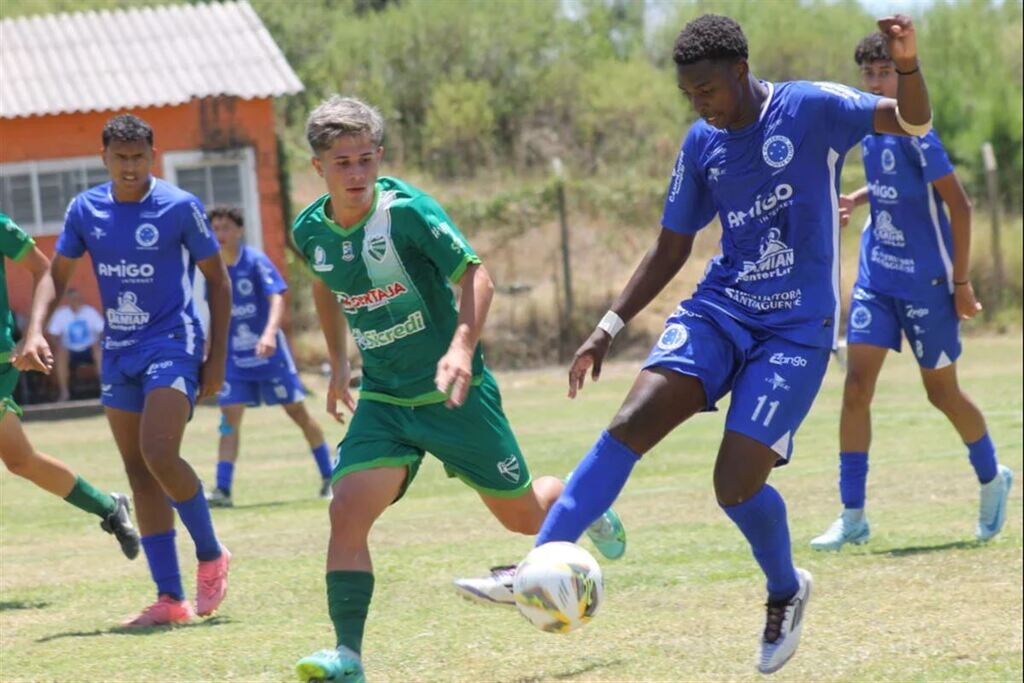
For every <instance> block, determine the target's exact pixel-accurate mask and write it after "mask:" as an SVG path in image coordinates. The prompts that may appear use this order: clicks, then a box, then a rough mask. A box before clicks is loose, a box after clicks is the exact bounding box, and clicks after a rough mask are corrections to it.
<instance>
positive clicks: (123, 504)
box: [100, 493, 139, 560]
mask: <svg viewBox="0 0 1024 683" xmlns="http://www.w3.org/2000/svg"><path fill="white" fill-rule="evenodd" d="M110 495H111V497H112V498H113V499H114V502H115V503H116V504H117V507H116V508H114V511H113V512H111V513H110V514H109V515H107V516H106V517H104V518H103V521H102V522H100V528H101V529H103V530H104V531H106V532H107V533H108V534H114V537H115V538H116V539H117V542H118V543H120V544H121V552H123V553H124V555H125V557H127V558H128V559H129V560H134V559H135V558H136V557H138V556H139V532H138V531H136V529H135V527H134V526H132V516H131V511H132V504H131V501H129V500H128V496H126V495H124V494H123V493H111V494H110Z"/></svg>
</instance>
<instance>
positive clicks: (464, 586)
mask: <svg viewBox="0 0 1024 683" xmlns="http://www.w3.org/2000/svg"><path fill="white" fill-rule="evenodd" d="M515 576H516V567H515V565H507V566H501V567H491V573H490V574H489V575H488V576H481V577H473V578H469V579H455V582H454V583H455V592H456V593H458V594H459V595H460V596H462V597H463V598H465V599H466V600H470V601H472V602H477V603H480V604H481V605H508V606H509V607H512V606H514V605H515V604H516V601H515V598H514V597H513V595H512V580H513V579H514V578H515Z"/></svg>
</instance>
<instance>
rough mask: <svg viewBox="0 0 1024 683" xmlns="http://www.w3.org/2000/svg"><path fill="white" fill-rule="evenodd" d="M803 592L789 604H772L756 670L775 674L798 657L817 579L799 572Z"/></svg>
mask: <svg viewBox="0 0 1024 683" xmlns="http://www.w3.org/2000/svg"><path fill="white" fill-rule="evenodd" d="M796 575H797V578H798V579H799V580H800V589H799V590H798V591H797V592H796V595H794V596H793V597H792V598H790V599H789V600H788V601H787V602H778V603H776V602H769V603H768V614H767V616H766V618H765V624H764V633H763V634H762V635H761V651H760V654H759V656H758V659H757V670H758V671H760V672H761V673H763V674H771V673H775V672H776V671H778V670H779V669H781V668H782V667H783V666H785V664H786V662H788V661H789V660H790V658H791V657H792V656H793V655H794V654H796V646H797V645H799V644H800V632H801V631H802V630H803V626H804V610H806V609H807V603H808V601H809V600H810V599H811V584H812V583H813V581H814V579H813V577H812V576H811V573H810V572H809V571H807V570H806V569H800V568H799V567H797V570H796Z"/></svg>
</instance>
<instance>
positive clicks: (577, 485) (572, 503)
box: [536, 432, 640, 545]
mask: <svg viewBox="0 0 1024 683" xmlns="http://www.w3.org/2000/svg"><path fill="white" fill-rule="evenodd" d="M639 460H640V456H639V455H637V454H636V453H634V452H633V451H632V450H631V449H630V448H629V447H627V446H625V445H624V444H622V443H620V442H619V441H616V440H615V438H614V437H613V436H612V435H611V434H609V433H608V432H601V436H600V438H598V440H597V443H596V444H594V446H593V448H591V449H590V452H589V453H587V454H586V455H585V456H584V457H583V460H581V461H580V464H579V465H577V466H576V469H575V470H574V471H573V473H572V477H571V478H570V479H569V482H568V483H567V484H566V485H565V490H564V491H562V495H561V496H559V497H558V500H557V501H555V504H554V505H552V506H551V509H550V510H548V515H547V517H546V518H545V519H544V526H542V527H541V530H540V533H539V534H537V541H536V545H542V544H544V543H550V542H551V541H569V542H572V543H575V542H576V541H577V540H578V539H579V537H580V535H582V534H583V532H584V531H586V529H587V527H588V526H590V525H591V524H592V523H593V522H594V520H596V519H597V518H598V517H600V516H601V515H603V514H604V512H605V510H607V509H608V508H610V507H611V506H612V503H613V502H615V499H616V498H617V497H618V496H619V492H620V491H622V487H623V486H625V484H626V480H627V479H629V473H630V472H632V471H633V466H634V465H636V463H637V462H639Z"/></svg>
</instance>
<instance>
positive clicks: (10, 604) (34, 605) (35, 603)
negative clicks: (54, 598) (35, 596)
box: [0, 600, 50, 612]
mask: <svg viewBox="0 0 1024 683" xmlns="http://www.w3.org/2000/svg"><path fill="white" fill-rule="evenodd" d="M49 606H50V603H48V602H45V601H43V600H4V601H3V602H0V612H6V611H7V610H12V609H43V608H44V607H49Z"/></svg>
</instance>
